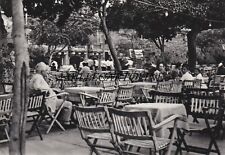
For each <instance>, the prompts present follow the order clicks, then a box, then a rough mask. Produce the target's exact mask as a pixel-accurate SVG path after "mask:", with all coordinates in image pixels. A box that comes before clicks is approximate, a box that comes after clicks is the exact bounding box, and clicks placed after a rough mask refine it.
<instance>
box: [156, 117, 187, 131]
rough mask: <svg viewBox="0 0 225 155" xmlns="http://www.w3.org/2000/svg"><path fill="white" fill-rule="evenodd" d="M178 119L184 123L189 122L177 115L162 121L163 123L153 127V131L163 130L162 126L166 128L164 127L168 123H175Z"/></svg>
mask: <svg viewBox="0 0 225 155" xmlns="http://www.w3.org/2000/svg"><path fill="white" fill-rule="evenodd" d="M177 119H179V120H182V121H187V120H186V118H185V117H184V116H182V115H177V114H175V115H172V116H170V117H168V118H167V119H165V120H164V121H162V122H160V123H158V124H156V125H154V126H153V129H154V130H157V129H160V128H162V126H164V125H166V124H168V123H170V122H172V121H175V120H177Z"/></svg>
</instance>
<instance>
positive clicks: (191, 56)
mask: <svg viewBox="0 0 225 155" xmlns="http://www.w3.org/2000/svg"><path fill="white" fill-rule="evenodd" d="M197 35H198V31H195V30H194V29H192V30H191V31H190V32H188V34H187V43H188V53H187V56H188V65H189V69H190V71H194V68H195V65H196V61H197V54H196V37H197Z"/></svg>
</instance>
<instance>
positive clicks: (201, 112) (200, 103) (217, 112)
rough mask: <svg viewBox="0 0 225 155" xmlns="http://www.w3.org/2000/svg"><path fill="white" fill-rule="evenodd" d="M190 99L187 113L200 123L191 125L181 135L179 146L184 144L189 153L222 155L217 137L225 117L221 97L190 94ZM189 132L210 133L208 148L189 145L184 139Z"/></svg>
mask: <svg viewBox="0 0 225 155" xmlns="http://www.w3.org/2000/svg"><path fill="white" fill-rule="evenodd" d="M188 99H189V102H188V103H187V104H188V105H187V106H186V107H187V113H188V115H190V116H192V117H194V118H196V119H198V120H199V123H197V122H196V121H195V122H193V123H189V128H188V129H184V132H183V133H182V134H179V135H180V136H179V137H180V138H179V139H180V142H179V145H181V144H184V145H185V149H186V150H187V151H188V152H197V153H202V154H210V152H214V153H217V154H220V150H219V147H218V145H217V142H216V139H215V137H216V135H217V134H218V133H219V132H218V131H219V130H221V127H222V118H223V115H224V109H223V108H222V107H223V105H222V104H223V103H222V100H221V97H220V96H219V95H217V96H215V95H214V96H209V95H195V94H190V95H188ZM200 119H202V120H203V121H200ZM209 120H211V121H209ZM188 132H190V133H192V132H198V133H202V132H208V136H209V138H210V140H209V143H208V146H207V147H198V146H192V145H188V144H187V143H186V141H185V139H184V138H185V137H184V135H185V134H186V133H188ZM213 146H214V147H215V149H213V148H212V147H213ZM179 148H180V147H179Z"/></svg>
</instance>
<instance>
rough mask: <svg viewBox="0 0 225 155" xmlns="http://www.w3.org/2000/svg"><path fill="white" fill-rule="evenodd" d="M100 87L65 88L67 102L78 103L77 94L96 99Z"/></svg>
mask: <svg viewBox="0 0 225 155" xmlns="http://www.w3.org/2000/svg"><path fill="white" fill-rule="evenodd" d="M101 89H103V88H102V87H68V88H65V91H66V92H68V93H69V100H70V101H75V102H79V101H80V97H79V93H81V92H83V93H87V94H90V95H93V96H96V97H97V92H99V91H100V90H101Z"/></svg>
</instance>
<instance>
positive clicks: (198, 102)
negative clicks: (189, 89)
mask: <svg viewBox="0 0 225 155" xmlns="http://www.w3.org/2000/svg"><path fill="white" fill-rule="evenodd" d="M188 99H189V101H188V103H189V104H190V107H189V108H190V111H188V113H189V114H191V115H194V116H195V117H197V118H204V113H203V108H205V107H210V108H212V109H210V110H208V111H207V112H206V113H205V115H207V117H208V118H214V117H215V116H216V115H217V114H218V112H219V110H218V109H219V108H220V107H222V105H223V103H222V98H221V96H219V95H214V96H208V95H195V94H189V95H188ZM187 106H188V105H187Z"/></svg>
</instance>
